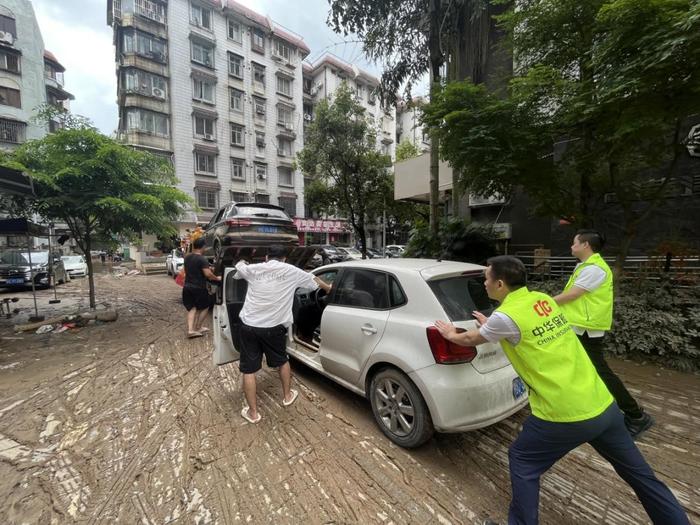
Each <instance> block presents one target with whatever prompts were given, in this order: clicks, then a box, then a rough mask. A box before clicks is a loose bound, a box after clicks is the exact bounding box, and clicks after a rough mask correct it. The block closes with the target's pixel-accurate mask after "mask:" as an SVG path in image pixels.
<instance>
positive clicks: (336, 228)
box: [294, 219, 349, 233]
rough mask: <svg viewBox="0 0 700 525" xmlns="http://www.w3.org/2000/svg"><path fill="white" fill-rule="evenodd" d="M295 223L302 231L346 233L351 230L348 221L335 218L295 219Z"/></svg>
mask: <svg viewBox="0 0 700 525" xmlns="http://www.w3.org/2000/svg"><path fill="white" fill-rule="evenodd" d="M294 224H295V225H296V227H297V230H299V231H300V232H314V233H345V232H347V231H349V228H348V224H347V222H345V221H340V220H333V219H294Z"/></svg>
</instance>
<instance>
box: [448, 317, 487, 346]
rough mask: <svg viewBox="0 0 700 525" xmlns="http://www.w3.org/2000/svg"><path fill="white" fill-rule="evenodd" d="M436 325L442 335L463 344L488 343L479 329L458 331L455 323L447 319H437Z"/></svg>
mask: <svg viewBox="0 0 700 525" xmlns="http://www.w3.org/2000/svg"><path fill="white" fill-rule="evenodd" d="M435 326H436V327H437V329H438V330H439V331H440V334H442V337H444V338H445V339H447V340H448V341H452V342H453V343H455V344H458V345H461V346H476V345H482V344H484V343H488V340H487V339H486V338H485V337H484V336H483V335H481V334H480V333H479V330H467V331H466V332H458V331H457V327H456V326H455V325H453V324H450V323H446V322H445V321H435Z"/></svg>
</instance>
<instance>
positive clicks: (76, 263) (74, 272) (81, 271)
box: [61, 255, 88, 278]
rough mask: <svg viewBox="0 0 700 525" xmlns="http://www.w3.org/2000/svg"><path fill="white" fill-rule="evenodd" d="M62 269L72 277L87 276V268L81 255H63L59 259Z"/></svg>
mask: <svg viewBox="0 0 700 525" xmlns="http://www.w3.org/2000/svg"><path fill="white" fill-rule="evenodd" d="M61 260H62V261H63V267H64V268H65V269H66V272H68V275H70V276H71V278H72V277H85V276H86V275H87V274H88V266H87V263H86V262H85V257H83V256H82V255H64V256H63V257H61Z"/></svg>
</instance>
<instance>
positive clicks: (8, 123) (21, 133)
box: [0, 118, 27, 144]
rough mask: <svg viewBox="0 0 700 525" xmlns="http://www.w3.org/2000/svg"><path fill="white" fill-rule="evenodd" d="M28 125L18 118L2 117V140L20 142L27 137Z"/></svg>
mask: <svg viewBox="0 0 700 525" xmlns="http://www.w3.org/2000/svg"><path fill="white" fill-rule="evenodd" d="M26 130H27V125H26V124H25V123H24V122H17V121H16V120H8V119H4V118H3V119H0V142H9V143H12V144H20V143H22V142H24V141H25V139H26Z"/></svg>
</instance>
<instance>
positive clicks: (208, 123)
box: [194, 115, 214, 139]
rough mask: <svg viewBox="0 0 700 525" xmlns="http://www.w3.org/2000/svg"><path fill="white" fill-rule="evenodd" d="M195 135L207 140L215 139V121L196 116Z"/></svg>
mask: <svg viewBox="0 0 700 525" xmlns="http://www.w3.org/2000/svg"><path fill="white" fill-rule="evenodd" d="M194 134H195V135H197V136H198V137H204V138H207V139H209V138H214V119H212V118H208V117H203V116H200V115H195V117H194Z"/></svg>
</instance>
